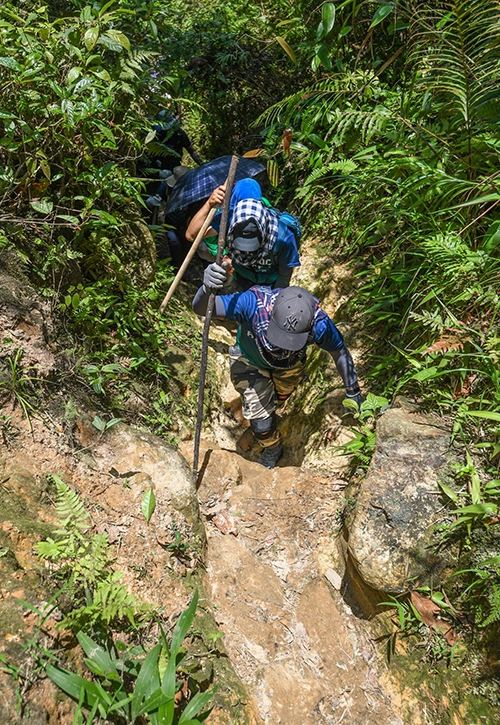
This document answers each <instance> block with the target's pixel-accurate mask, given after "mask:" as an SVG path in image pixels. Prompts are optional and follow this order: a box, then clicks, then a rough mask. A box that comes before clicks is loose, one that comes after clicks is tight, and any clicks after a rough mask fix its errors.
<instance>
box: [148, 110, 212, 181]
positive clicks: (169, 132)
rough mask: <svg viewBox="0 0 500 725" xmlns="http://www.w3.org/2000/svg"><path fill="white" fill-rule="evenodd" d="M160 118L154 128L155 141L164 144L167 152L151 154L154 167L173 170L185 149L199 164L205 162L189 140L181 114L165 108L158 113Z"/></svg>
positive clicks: (179, 161)
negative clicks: (181, 120)
mask: <svg viewBox="0 0 500 725" xmlns="http://www.w3.org/2000/svg"><path fill="white" fill-rule="evenodd" d="M158 120H159V121H161V123H157V124H155V125H154V126H153V130H154V131H156V138H155V139H154V142H155V143H157V144H162V145H163V146H164V147H165V150H166V152H167V153H166V154H158V153H157V154H156V155H155V156H153V155H151V156H150V161H151V165H152V166H153V167H157V168H158V169H161V170H168V171H172V170H173V169H174V168H175V167H176V166H178V165H179V164H180V163H181V159H182V153H183V151H184V149H185V150H186V151H187V152H188V154H189V155H190V156H191V158H192V159H193V161H194V162H195V163H196V164H198V166H199V165H200V164H202V163H203V160H202V159H201V157H200V155H199V153H198V152H197V151H196V149H195V148H194V146H193V144H192V143H191V141H190V140H189V137H188V135H187V133H186V132H185V131H184V129H183V128H182V127H181V122H180V115H179V114H178V113H176V114H175V115H174V114H172V113H171V112H170V111H167V110H166V109H163V110H161V111H160V113H159V114H158ZM153 153H154V152H153Z"/></svg>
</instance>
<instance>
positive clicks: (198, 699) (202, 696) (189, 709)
mask: <svg viewBox="0 0 500 725" xmlns="http://www.w3.org/2000/svg"><path fill="white" fill-rule="evenodd" d="M214 691H215V688H214V690H209V691H208V692H198V693H197V694H196V695H195V696H194V697H193V698H192V699H191V700H190V701H189V702H188V704H187V705H186V709H185V710H184V711H183V713H182V715H181V716H180V718H179V723H178V725H187V723H189V722H192V720H191V718H193V717H196V715H198V713H199V712H200V711H201V710H202V709H203V708H204V707H205V705H207V704H208V703H209V702H210V700H211V699H212V697H213V694H214Z"/></svg>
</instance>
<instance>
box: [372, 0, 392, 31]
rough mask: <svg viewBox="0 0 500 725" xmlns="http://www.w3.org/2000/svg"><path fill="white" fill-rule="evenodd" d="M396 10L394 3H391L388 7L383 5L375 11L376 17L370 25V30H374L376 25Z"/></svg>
mask: <svg viewBox="0 0 500 725" xmlns="http://www.w3.org/2000/svg"><path fill="white" fill-rule="evenodd" d="M393 10H394V3H389V4H388V5H381V6H380V7H379V8H377V10H376V11H375V15H374V16H373V19H372V22H371V23H370V28H374V27H375V26H376V25H378V24H379V23H381V22H382V20H384V18H386V17H387V16H388V15H390V13H392V11H393Z"/></svg>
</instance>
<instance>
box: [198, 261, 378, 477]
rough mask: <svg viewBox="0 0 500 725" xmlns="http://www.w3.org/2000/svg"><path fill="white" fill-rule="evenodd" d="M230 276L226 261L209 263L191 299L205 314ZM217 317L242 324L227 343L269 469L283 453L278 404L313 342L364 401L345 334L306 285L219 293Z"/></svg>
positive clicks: (292, 387) (355, 396)
mask: <svg viewBox="0 0 500 725" xmlns="http://www.w3.org/2000/svg"><path fill="white" fill-rule="evenodd" d="M211 267H212V269H211ZM226 275H227V272H226V271H225V269H224V268H223V267H222V266H219V265H210V266H209V267H207V269H206V270H205V273H204V276H203V285H202V287H200V288H199V290H198V292H197V293H196V296H195V298H194V300H193V309H194V311H195V312H196V313H197V314H199V315H204V314H205V313H206V309H207V303H208V299H209V295H210V293H211V292H217V291H219V290H221V289H222V287H223V284H224V281H225V277H226ZM214 317H216V318H218V319H221V320H236V321H237V322H238V323H239V326H238V331H237V334H236V344H235V345H233V346H231V347H230V348H229V358H230V369H231V380H232V382H233V385H234V387H235V388H236V390H237V391H238V392H239V393H240V395H241V397H242V402H243V416H244V417H245V418H247V420H249V421H250V426H251V429H252V431H253V434H254V436H255V438H256V439H257V442H258V443H259V444H260V446H261V447H262V452H261V454H260V457H259V463H260V464H262V465H263V466H265V467H266V468H274V466H275V465H276V463H277V462H278V461H279V459H280V458H281V456H282V455H283V447H282V445H281V438H280V433H279V431H278V430H277V421H276V409H277V408H278V406H279V405H281V404H282V403H284V401H285V400H287V398H288V397H289V396H290V395H291V394H292V392H293V391H294V390H295V388H296V387H297V386H298V384H299V383H300V382H301V381H302V379H303V376H304V366H305V359H306V348H307V346H308V345H312V344H313V343H315V344H316V345H318V347H320V348H322V349H323V350H326V351H327V352H329V353H330V355H331V356H332V357H333V359H334V361H335V365H336V367H337V370H338V372H339V374H340V376H341V378H342V380H343V383H344V385H345V390H346V396H347V397H348V398H350V399H351V400H354V402H355V403H357V404H358V406H360V405H361V403H362V402H363V400H364V398H363V396H362V395H361V392H360V389H359V385H358V377H357V374H356V369H355V367H354V362H353V360H352V357H351V354H350V352H349V350H348V349H347V347H346V345H345V344H344V340H343V338H342V335H341V333H340V332H339V330H338V329H337V327H336V326H335V325H334V323H333V322H332V320H331V319H330V318H329V317H328V315H327V314H326V312H324V311H323V310H322V309H321V308H320V306H319V301H318V299H317V298H316V297H313V295H311V294H310V293H309V292H308V291H307V290H305V289H303V288H302V287H287V288H285V289H270V288H269V287H264V286H261V285H256V286H254V287H251V288H250V289H249V290H247V291H246V292H235V293H231V294H218V295H216V297H215V307H214Z"/></svg>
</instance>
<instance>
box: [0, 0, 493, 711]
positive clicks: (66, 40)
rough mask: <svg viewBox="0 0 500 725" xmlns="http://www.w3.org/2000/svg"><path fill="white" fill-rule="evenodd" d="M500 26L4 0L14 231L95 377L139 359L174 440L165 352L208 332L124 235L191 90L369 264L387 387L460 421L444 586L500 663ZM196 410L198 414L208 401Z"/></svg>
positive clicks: (375, 342)
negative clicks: (144, 162) (154, 124)
mask: <svg viewBox="0 0 500 725" xmlns="http://www.w3.org/2000/svg"><path fill="white" fill-rule="evenodd" d="M499 37H500V9H499V5H498V2H497V0H440V1H437V2H436V1H433V2H430V1H429V2H425V1H424V2H416V1H414V0H391V1H390V2H385V0H338V1H336V2H324V3H312V2H309V1H308V0H300V1H299V2H288V1H287V0H263V2H262V3H260V4H257V3H254V4H247V3H246V2H243V1H242V0H232V1H231V2H230V3H227V2H222V1H221V0H214V2H212V3H210V4H208V3H204V2H201V0H171V2H169V3H165V2H163V1H162V2H160V1H159V0H150V1H149V2H145V0H111V1H110V2H104V0H96V2H85V1H84V0H66V1H64V2H63V1H62V0H59V1H54V2H51V3H48V4H44V3H43V2H42V1H41V0H19V1H18V2H14V1H13V0H7V2H5V3H4V4H3V6H2V8H1V9H0V45H1V49H0V124H1V134H0V136H1V138H0V221H1V224H2V226H1V232H0V247H1V250H2V254H3V253H6V252H9V251H12V250H15V253H16V254H17V255H18V258H19V259H20V260H21V262H22V264H23V265H24V269H25V272H26V274H27V275H28V276H29V278H30V279H31V280H32V282H33V283H35V284H36V285H37V286H38V288H39V289H41V290H43V291H44V293H45V294H46V295H47V296H48V297H50V299H52V300H53V304H54V305H56V306H57V305H59V312H60V314H61V316H62V318H63V319H64V320H65V321H66V322H65V324H66V325H67V326H68V328H71V329H72V330H74V331H76V332H77V334H78V335H81V336H85V339H86V358H85V363H84V364H83V363H82V364H80V365H79V367H78V363H75V365H76V368H77V371H78V374H79V375H80V376H82V378H84V379H86V380H87V381H88V382H89V384H90V385H92V387H93V388H94V390H95V391H96V393H99V394H102V395H103V396H104V397H105V399H106V402H107V404H108V406H110V407H111V409H112V410H113V412H114V414H115V415H119V416H124V417H126V414H127V412H126V410H125V409H124V400H125V398H126V395H125V392H126V389H127V385H129V384H131V381H133V380H135V377H134V376H135V375H136V374H137V375H139V374H140V375H139V377H140V380H141V383H142V384H143V385H146V386H148V388H149V390H150V392H151V394H152V395H153V397H154V398H155V407H154V413H152V414H151V416H150V420H149V421H148V422H149V424H150V425H151V427H152V428H153V429H154V430H155V431H156V432H159V433H161V434H165V435H167V436H168V435H171V434H172V431H173V421H174V419H175V417H176V415H177V412H178V411H179V410H180V409H181V407H182V406H181V407H179V406H180V404H179V403H178V395H177V396H176V394H175V391H176V390H177V392H178V388H176V384H175V382H173V381H172V377H173V375H174V373H173V371H172V367H171V366H170V365H169V364H168V360H167V359H166V357H165V349H166V347H168V346H169V345H175V346H179V347H182V346H187V347H191V346H192V332H187V331H186V322H185V318H184V316H183V311H182V309H181V307H180V306H179V305H177V306H174V308H173V312H171V313H170V315H171V317H170V318H169V319H168V320H166V321H160V320H158V319H157V317H156V315H155V310H156V308H157V306H158V304H159V299H160V295H161V293H162V291H163V290H164V288H165V284H166V282H167V281H168V280H169V279H170V278H171V277H172V271H171V269H170V267H169V266H168V264H167V263H165V262H161V263H160V264H158V265H157V267H156V274H155V275H154V277H151V279H150V280H149V281H148V282H147V283H143V284H142V286H141V287H140V288H139V287H138V286H137V284H136V279H137V274H138V271H137V269H135V268H134V267H133V265H132V266H131V265H130V259H129V258H127V252H126V250H125V249H124V247H123V245H122V244H121V239H122V238H123V234H124V230H125V229H126V226H127V225H130V224H133V223H134V220H136V219H137V217H138V216H139V209H140V208H141V204H142V202H141V194H142V192H143V182H141V180H140V179H138V178H137V175H136V162H137V160H138V159H139V158H140V156H141V155H142V154H143V153H144V150H145V148H146V145H147V139H148V134H149V131H150V127H151V120H152V118H154V115H155V113H157V111H158V109H159V108H161V107H162V105H163V106H164V105H165V104H166V103H168V102H170V101H166V99H173V101H174V102H175V103H176V104H177V107H178V108H181V109H182V113H183V122H184V125H185V128H186V129H187V130H188V132H189V133H190V136H191V137H192V140H193V142H194V144H195V146H197V148H199V149H200V151H201V153H202V155H203V156H205V157H206V158H211V157H214V156H217V155H220V154H222V153H231V152H238V153H244V152H248V151H249V150H252V149H255V150H256V153H261V154H262V158H263V159H264V160H266V161H267V163H268V169H269V175H270V180H271V184H272V185H273V186H274V187H275V188H274V189H273V191H272V193H273V194H274V198H275V200H276V202H277V203H278V204H279V203H280V201H282V202H283V201H286V203H287V205H289V208H292V210H294V211H295V212H297V213H300V214H301V217H302V221H303V223H304V225H305V226H306V229H307V230H308V233H309V234H310V235H315V237H317V238H318V240H319V241H320V242H321V247H322V249H323V250H324V252H325V254H327V255H330V256H331V258H332V260H335V259H336V258H338V256H337V257H336V255H339V254H340V255H341V256H342V259H343V260H350V261H352V263H353V265H354V269H355V279H356V280H357V285H358V286H357V289H356V294H355V296H354V299H353V302H352V304H353V305H354V307H355V309H356V310H357V312H358V313H359V314H362V316H363V326H364V330H365V333H366V364H365V371H364V372H365V377H366V378H367V379H368V380H369V386H370V387H371V389H372V390H373V391H374V392H376V393H377V394H380V395H385V396H386V397H388V398H391V397H392V396H394V395H396V394H405V395H409V396H411V397H413V398H415V399H416V400H417V401H418V402H419V404H420V405H421V406H423V407H424V408H426V409H428V410H433V411H435V412H438V413H439V414H440V415H442V416H443V417H444V418H445V419H446V420H447V421H448V422H449V424H450V426H451V427H452V429H453V435H454V439H455V442H456V444H457V445H458V446H459V447H460V450H461V451H462V454H463V465H462V466H461V467H460V468H458V469H457V472H456V480H455V485H454V486H453V487H448V486H443V497H444V500H445V502H446V503H447V504H448V509H449V513H448V515H447V517H446V518H445V521H444V524H443V528H442V531H441V545H442V546H455V547H456V551H457V552H458V553H457V556H458V559H457V566H456V570H455V571H454V572H452V573H451V574H450V576H449V577H448V579H447V580H446V581H443V582H439V584H437V585H436V586H437V589H436V591H438V593H439V592H441V593H442V591H444V592H445V593H446V597H447V598H449V600H450V601H451V602H452V604H453V607H454V608H455V609H456V610H459V611H460V612H461V615H460V617H459V618H458V620H457V621H456V625H457V626H458V627H462V628H463V629H464V631H465V632H466V633H467V637H469V641H470V642H475V643H479V644H480V645H481V647H483V650H484V651H485V652H486V655H485V656H487V657H489V658H490V662H491V661H492V662H493V663H495V662H496V665H495V664H494V665H493V666H492V667H493V670H490V672H491V671H493V672H497V670H494V667H495V666H496V667H497V668H498V644H497V642H498V635H499V626H500V624H499V622H500V551H499V549H500V547H499V542H500V527H499V525H498V524H499V522H500V508H499V507H500V480H499V479H500V476H499V472H498V467H499V464H500V412H499V411H500V323H499V313H500V298H499V283H500V213H499V209H500V206H499V202H500V181H499V171H498V158H499V151H500V134H499V126H500V104H499V97H500V84H499V80H500V78H499V77H500V45H499V41H498V39H499ZM320 284H324V285H325V286H327V285H328V279H326V278H325V279H323V280H321V281H320ZM138 311H140V314H137V312H138ZM113 366H116V367H113ZM182 405H183V406H184V409H185V408H186V406H187V407H188V408H189V406H191V410H192V407H193V405H194V398H193V396H191V397H189V396H188V397H187V399H186V400H184V401H183V402H182ZM173 410H174V411H176V412H175V413H172V411H173ZM434 594H435V593H434ZM437 599H438V600H439V601H445V600H443V598H442V596H441V598H440V597H439V596H438V597H437ZM446 606H447V605H446ZM448 615H450V616H454V615H453V613H451V614H450V610H448ZM485 661H486V660H485ZM485 667H486V665H485ZM497 674H498V672H497ZM489 678H490V680H491V677H490V676H489ZM490 694H491V693H490ZM491 697H493V698H494V697H498V695H492V694H491Z"/></svg>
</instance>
